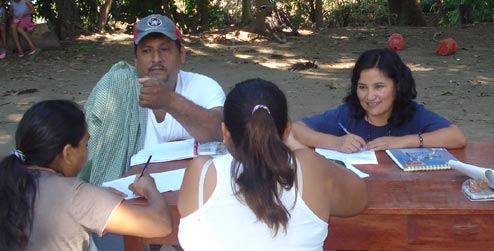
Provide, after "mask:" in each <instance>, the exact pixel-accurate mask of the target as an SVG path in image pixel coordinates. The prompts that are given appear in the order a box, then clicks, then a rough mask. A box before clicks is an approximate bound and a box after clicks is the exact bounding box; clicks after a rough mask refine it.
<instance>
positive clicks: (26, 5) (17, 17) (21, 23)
mask: <svg viewBox="0 0 494 251" xmlns="http://www.w3.org/2000/svg"><path fill="white" fill-rule="evenodd" d="M35 13H36V11H35V10H34V6H33V3H31V0H12V1H10V15H11V17H12V21H11V22H10V28H11V30H12V37H13V38H14V42H15V46H16V47H17V53H18V55H19V57H24V50H23V49H22V47H21V43H20V41H19V34H20V35H21V36H22V37H23V38H24V39H25V40H26V42H27V43H28V45H29V53H28V54H29V55H34V54H36V53H38V51H39V50H38V49H37V48H36V46H35V45H34V43H33V41H32V40H31V38H30V37H29V34H28V33H27V32H28V31H32V30H33V29H34V23H33V20H32V15H34V14H35Z"/></svg>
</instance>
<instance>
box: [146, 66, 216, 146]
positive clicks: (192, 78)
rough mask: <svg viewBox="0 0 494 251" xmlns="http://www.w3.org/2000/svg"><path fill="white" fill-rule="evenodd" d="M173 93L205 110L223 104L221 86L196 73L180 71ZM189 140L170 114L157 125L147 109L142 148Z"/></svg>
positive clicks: (183, 129)
mask: <svg viewBox="0 0 494 251" xmlns="http://www.w3.org/2000/svg"><path fill="white" fill-rule="evenodd" d="M175 93H178V94H180V95H182V96H184V97H185V98H187V99H188V100H190V101H192V102H193V103H195V104H196V105H198V106H201V107H203V108H205V109H211V108H214V107H222V106H223V104H224V103H225V92H223V89H222V88H221V86H220V85H219V84H218V83H217V82H216V81H215V80H213V79H211V78H209V77H206V76H204V75H201V74H197V73H192V72H185V71H180V73H179V75H178V79H177V86H176V88H175ZM190 138H192V136H190V134H189V133H188V132H187V131H186V130H185V128H184V127H183V126H182V125H181V124H180V123H179V122H178V121H177V120H176V119H175V118H174V117H173V116H172V115H171V114H170V113H166V115H165V120H163V121H162V122H161V123H158V122H157V121H156V117H155V116H154V113H153V111H152V110H151V109H148V120H147V125H146V138H145V140H144V148H147V147H150V146H154V145H157V144H160V143H163V142H168V141H174V140H182V139H190Z"/></svg>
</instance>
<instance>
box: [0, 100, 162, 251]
mask: <svg viewBox="0 0 494 251" xmlns="http://www.w3.org/2000/svg"><path fill="white" fill-rule="evenodd" d="M88 138H89V135H88V132H87V125H86V122H85V118H84V114H83V113H82V111H81V110H80V109H79V108H78V107H77V105H76V104H74V103H73V102H71V101H65V100H48V101H42V102H40V103H37V104H35V105H34V106H32V107H31V108H29V109H28V110H27V111H26V113H25V114H24V116H23V117H22V119H21V121H20V123H19V125H18V127H17V131H16V135H15V141H16V147H17V149H16V150H14V151H13V152H12V154H11V155H8V156H6V157H5V158H4V159H3V160H2V162H0V201H1V203H0V212H1V213H0V222H2V224H1V226H0V233H1V235H0V250H26V251H30V250H33V251H34V250H36V251H44V250H46V251H48V250H49V251H57V250H60V251H75V250H81V251H82V250H88V247H89V234H90V233H91V232H94V233H97V234H99V235H102V234H103V233H104V232H107V231H108V232H113V233H119V234H127V235H136V236H143V237H161V236H166V235H168V234H169V233H170V232H171V230H172V223H171V216H170V212H169V209H168V205H167V203H166V201H165V200H164V198H163V196H161V194H160V193H159V192H158V190H157V189H156V185H155V183H154V180H153V179H152V178H151V176H149V175H147V174H144V175H143V176H142V177H138V178H136V180H135V181H134V183H133V184H131V185H130V189H131V190H132V191H134V192H135V193H136V194H139V195H141V196H143V197H145V198H146V199H147V201H148V204H147V205H146V206H138V205H134V204H132V203H130V202H128V201H124V200H123V197H121V196H120V195H118V193H117V192H116V191H113V192H112V191H109V190H108V189H104V188H101V187H96V186H93V185H91V184H88V183H85V182H83V181H82V180H80V179H79V178H77V177H76V176H77V174H78V172H79V171H80V170H81V168H82V167H83V166H84V163H85V162H86V159H87V141H88Z"/></svg>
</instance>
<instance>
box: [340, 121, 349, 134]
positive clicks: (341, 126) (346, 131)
mask: <svg viewBox="0 0 494 251" xmlns="http://www.w3.org/2000/svg"><path fill="white" fill-rule="evenodd" d="M338 126H339V127H340V128H341V130H343V131H344V132H345V133H346V134H350V132H349V131H348V130H347V129H346V128H345V127H344V126H343V124H342V123H341V122H338Z"/></svg>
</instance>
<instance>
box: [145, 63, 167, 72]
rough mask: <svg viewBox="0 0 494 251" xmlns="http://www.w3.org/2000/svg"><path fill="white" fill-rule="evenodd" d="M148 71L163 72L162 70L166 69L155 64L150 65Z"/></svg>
mask: <svg viewBox="0 0 494 251" xmlns="http://www.w3.org/2000/svg"><path fill="white" fill-rule="evenodd" d="M149 70H150V71H154V70H159V71H163V70H166V67H165V66H163V65H159V64H155V65H151V67H149Z"/></svg>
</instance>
